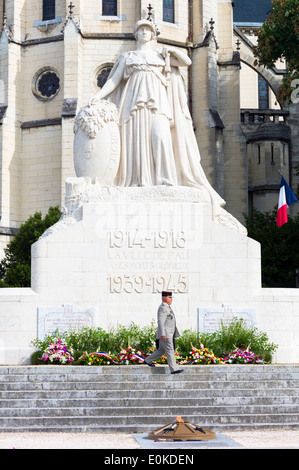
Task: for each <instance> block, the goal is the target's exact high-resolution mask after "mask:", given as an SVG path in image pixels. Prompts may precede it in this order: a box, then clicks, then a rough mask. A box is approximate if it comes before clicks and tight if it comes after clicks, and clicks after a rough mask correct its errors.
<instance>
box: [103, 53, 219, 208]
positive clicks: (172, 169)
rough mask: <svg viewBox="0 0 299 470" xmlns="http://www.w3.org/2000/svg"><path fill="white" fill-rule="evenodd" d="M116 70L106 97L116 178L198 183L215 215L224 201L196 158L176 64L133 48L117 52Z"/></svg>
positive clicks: (130, 182)
mask: <svg viewBox="0 0 299 470" xmlns="http://www.w3.org/2000/svg"><path fill="white" fill-rule="evenodd" d="M116 70H117V71H118V73H119V72H121V74H122V80H121V82H120V84H119V85H118V86H117V88H116V90H115V91H114V92H113V93H111V94H110V95H108V97H107V98H108V99H109V100H110V101H112V102H114V103H115V104H116V105H117V107H118V110H119V124H120V132H121V159H120V167H119V172H118V175H117V178H116V181H115V184H116V185H118V186H155V185H173V186H177V185H179V186H189V187H190V186H191V187H196V188H200V189H201V190H202V191H203V193H204V199H205V200H206V201H210V202H211V203H212V207H213V214H214V216H217V214H219V213H220V212H221V206H223V205H224V204H225V201H224V200H223V199H222V198H221V197H220V196H219V194H218V193H217V192H216V191H215V190H214V189H213V188H212V186H211V185H210V183H209V182H208V180H207V178H206V176H205V173H204V171H203V169H202V166H201V164H200V154H199V149H198V146H197V141H196V137H195V134H194V131H193V126H192V119H191V116H190V112H189V109H188V105H187V97H186V94H185V90H184V85H183V81H182V77H181V75H180V71H179V67H173V66H171V67H169V64H167V59H166V60H165V58H164V56H163V55H162V54H161V53H159V52H156V51H154V50H151V51H150V52H146V53H144V52H142V51H138V50H136V51H130V52H126V53H124V54H122V55H121V56H120V57H119V59H118V60H117V62H116V63H115V65H114V67H113V69H112V70H111V73H110V76H109V78H112V77H113V75H114V73H115V72H116Z"/></svg>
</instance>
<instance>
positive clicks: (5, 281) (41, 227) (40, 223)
mask: <svg viewBox="0 0 299 470" xmlns="http://www.w3.org/2000/svg"><path fill="white" fill-rule="evenodd" d="M60 216H61V212H60V209H59V208H58V207H50V208H49V211H48V213H47V214H46V215H45V217H44V218H42V214H41V212H36V213H35V214H34V215H32V216H30V217H29V219H28V220H27V221H26V222H24V223H23V224H22V225H21V226H20V229H19V232H18V233H17V234H16V235H15V236H14V238H13V240H12V241H11V242H10V243H9V244H8V245H7V248H5V250H4V252H5V257H4V258H3V259H2V261H1V262H0V278H1V281H0V287H30V283H31V245H32V244H33V243H34V242H36V241H37V240H38V238H39V237H40V236H41V235H42V234H43V233H44V232H45V231H46V230H47V228H49V227H51V226H52V225H54V224H55V223H56V222H57V221H58V220H59V218H60Z"/></svg>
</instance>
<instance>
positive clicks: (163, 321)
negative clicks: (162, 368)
mask: <svg viewBox="0 0 299 470" xmlns="http://www.w3.org/2000/svg"><path fill="white" fill-rule="evenodd" d="M171 303H172V292H167V291H163V292H162V303H161V305H160V307H159V309H158V328H157V331H156V340H157V341H156V345H157V349H156V351H154V352H153V353H152V354H151V355H150V356H148V357H147V358H146V360H145V361H144V364H147V365H148V366H150V367H155V366H154V364H153V361H156V360H157V359H159V358H160V357H162V356H163V355H164V354H166V356H167V362H168V366H169V369H170V372H171V374H179V373H181V372H183V369H179V368H178V367H177V365H176V362H175V356H174V351H175V343H174V340H175V338H178V337H179V336H180V333H179V331H178V329H177V327H176V321H175V315H174V312H173V310H172V308H171Z"/></svg>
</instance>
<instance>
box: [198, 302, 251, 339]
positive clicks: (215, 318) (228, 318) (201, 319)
mask: <svg viewBox="0 0 299 470" xmlns="http://www.w3.org/2000/svg"><path fill="white" fill-rule="evenodd" d="M233 318H238V319H241V318H242V319H243V320H244V321H245V323H246V325H247V327H249V328H251V327H254V326H256V311H255V309H253V308H238V307H236V308H235V309H233V308H232V306H231V305H225V306H223V307H222V308H219V309H216V308H213V307H211V308H198V309H197V330H198V331H201V332H203V333H213V332H214V331H216V330H219V328H220V327H221V322H222V323H223V324H224V325H228V324H229V323H231V322H232V320H233Z"/></svg>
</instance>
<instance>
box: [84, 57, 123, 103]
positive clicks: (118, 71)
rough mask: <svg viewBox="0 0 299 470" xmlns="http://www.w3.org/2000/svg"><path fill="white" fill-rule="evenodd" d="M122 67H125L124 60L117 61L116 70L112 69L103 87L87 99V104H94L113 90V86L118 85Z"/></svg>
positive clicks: (121, 76) (121, 75) (120, 79)
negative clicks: (112, 71) (111, 73)
mask: <svg viewBox="0 0 299 470" xmlns="http://www.w3.org/2000/svg"><path fill="white" fill-rule="evenodd" d="M124 69H125V62H124V61H119V64H118V66H117V68H116V70H115V71H114V73H113V75H112V77H111V78H108V80H107V82H106V83H105V85H104V86H103V88H101V90H100V91H99V92H98V93H97V94H96V95H94V96H93V97H92V98H91V99H90V100H89V105H91V106H92V105H95V104H96V103H97V102H98V101H100V100H102V99H103V98H106V96H108V95H110V93H112V92H113V91H114V90H115V88H117V87H118V85H119V84H120V82H121V81H122V78H123V74H124Z"/></svg>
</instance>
